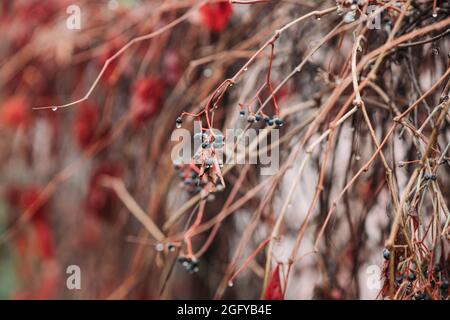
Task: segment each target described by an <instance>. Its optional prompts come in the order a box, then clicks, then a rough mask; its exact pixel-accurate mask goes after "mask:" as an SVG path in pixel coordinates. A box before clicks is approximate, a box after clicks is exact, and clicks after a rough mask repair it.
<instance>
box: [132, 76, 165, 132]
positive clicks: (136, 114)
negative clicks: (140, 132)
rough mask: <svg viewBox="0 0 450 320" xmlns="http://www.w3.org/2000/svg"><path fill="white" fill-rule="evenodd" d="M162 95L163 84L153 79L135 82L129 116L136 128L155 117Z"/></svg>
mask: <svg viewBox="0 0 450 320" xmlns="http://www.w3.org/2000/svg"><path fill="white" fill-rule="evenodd" d="M163 94H164V83H163V82H162V81H161V80H159V79H157V78H154V77H149V78H145V79H140V80H137V81H136V83H135V84H134V86H133V94H132V97H131V110H130V112H131V116H132V117H133V121H134V124H135V125H136V126H138V125H140V124H142V123H143V122H145V121H147V120H149V119H151V118H152V117H153V116H155V115H156V114H157V113H158V111H159V109H160V107H161V101H162V97H163Z"/></svg>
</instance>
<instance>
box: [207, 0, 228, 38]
mask: <svg viewBox="0 0 450 320" xmlns="http://www.w3.org/2000/svg"><path fill="white" fill-rule="evenodd" d="M232 14H233V7H232V6H231V4H230V3H229V2H228V1H224V2H218V3H210V4H205V5H204V6H202V7H201V8H200V15H201V18H202V22H203V24H204V25H205V26H206V27H207V28H208V29H209V30H210V31H212V32H220V31H222V30H223V29H225V27H226V26H227V24H228V21H229V19H230V17H231V15H232Z"/></svg>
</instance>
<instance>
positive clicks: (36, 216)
mask: <svg viewBox="0 0 450 320" xmlns="http://www.w3.org/2000/svg"><path fill="white" fill-rule="evenodd" d="M40 193H41V188H39V187H36V186H26V187H11V188H9V190H8V191H7V198H8V200H9V203H10V204H11V206H12V207H14V208H15V209H16V210H18V211H19V212H20V213H23V212H24V211H26V210H27V209H29V208H30V207H32V206H36V208H35V210H33V212H34V213H33V216H32V220H41V219H43V220H45V219H47V215H46V210H45V207H44V204H42V203H38V200H39V194H40Z"/></svg>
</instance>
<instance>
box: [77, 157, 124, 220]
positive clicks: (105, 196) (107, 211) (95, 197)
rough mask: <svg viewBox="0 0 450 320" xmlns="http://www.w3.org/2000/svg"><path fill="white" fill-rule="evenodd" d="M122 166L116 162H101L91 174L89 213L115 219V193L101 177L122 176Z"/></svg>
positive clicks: (103, 218) (87, 202) (106, 218)
mask: <svg viewBox="0 0 450 320" xmlns="http://www.w3.org/2000/svg"><path fill="white" fill-rule="evenodd" d="M121 175H122V168H121V167H120V166H118V165H115V164H109V163H105V164H101V165H99V166H98V167H97V168H96V169H95V171H94V172H93V173H92V175H91V179H90V182H89V190H88V194H87V201H86V206H87V210H88V213H89V214H91V215H93V216H95V217H96V218H99V219H102V220H105V221H107V222H111V221H113V220H114V218H115V217H114V216H112V208H113V201H112V200H113V199H115V194H114V192H113V191H111V190H110V189H108V188H105V187H104V186H103V185H102V183H101V179H102V178H103V176H113V177H120V176H121Z"/></svg>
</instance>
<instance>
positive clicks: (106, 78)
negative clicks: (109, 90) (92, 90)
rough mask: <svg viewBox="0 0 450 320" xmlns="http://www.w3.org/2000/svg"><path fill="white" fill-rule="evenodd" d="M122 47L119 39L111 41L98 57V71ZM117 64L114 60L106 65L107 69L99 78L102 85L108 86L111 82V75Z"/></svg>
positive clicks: (117, 60)
mask: <svg viewBox="0 0 450 320" xmlns="http://www.w3.org/2000/svg"><path fill="white" fill-rule="evenodd" d="M123 45H124V43H123V41H122V40H121V39H114V40H113V41H111V42H110V43H109V44H108V46H107V47H106V48H105V49H104V50H103V52H102V53H101V54H100V56H99V57H98V66H99V68H100V69H101V68H103V66H104V65H105V64H106V61H108V59H109V58H111V57H112V56H114V55H115V54H116V53H117V52H118V51H119V50H120V49H121V48H122V47H123ZM118 64H119V59H114V60H112V61H111V62H110V63H109V64H108V67H107V68H106V70H105V72H104V73H103V76H102V78H101V81H102V82H103V83H105V84H107V85H109V84H111V83H112V82H113V80H114V79H113V78H114V77H113V75H114V72H115V70H116V68H117V65H118Z"/></svg>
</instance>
